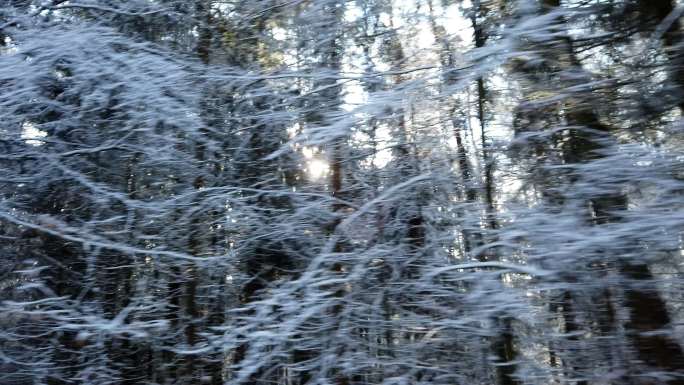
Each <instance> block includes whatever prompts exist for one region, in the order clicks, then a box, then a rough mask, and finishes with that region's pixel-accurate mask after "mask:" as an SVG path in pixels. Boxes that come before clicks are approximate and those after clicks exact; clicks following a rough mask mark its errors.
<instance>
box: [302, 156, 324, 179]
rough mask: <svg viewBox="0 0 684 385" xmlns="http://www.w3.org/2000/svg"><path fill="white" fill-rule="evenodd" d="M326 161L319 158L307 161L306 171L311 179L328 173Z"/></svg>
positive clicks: (319, 177)
mask: <svg viewBox="0 0 684 385" xmlns="http://www.w3.org/2000/svg"><path fill="white" fill-rule="evenodd" d="M329 169H330V167H329V166H328V162H326V161H324V160H321V159H311V160H309V162H308V163H307V167H306V171H307V172H308V174H309V177H310V178H311V179H321V178H323V177H325V176H326V175H328V171H329Z"/></svg>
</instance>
